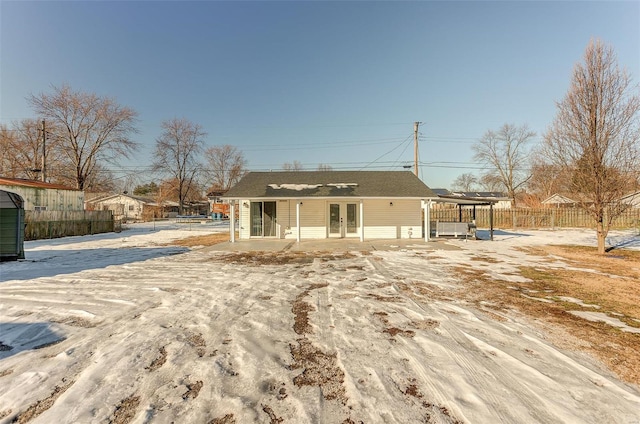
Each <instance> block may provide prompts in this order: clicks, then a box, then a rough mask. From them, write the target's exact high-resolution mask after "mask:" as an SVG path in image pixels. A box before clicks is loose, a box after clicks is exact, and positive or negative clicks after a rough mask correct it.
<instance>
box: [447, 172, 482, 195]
mask: <svg viewBox="0 0 640 424" xmlns="http://www.w3.org/2000/svg"><path fill="white" fill-rule="evenodd" d="M476 184H478V177H476V176H475V175H473V174H472V173H470V172H467V173H465V174H461V175H458V177H457V178H456V179H455V180H454V181H453V189H454V190H460V191H473V190H474V188H475V186H476Z"/></svg>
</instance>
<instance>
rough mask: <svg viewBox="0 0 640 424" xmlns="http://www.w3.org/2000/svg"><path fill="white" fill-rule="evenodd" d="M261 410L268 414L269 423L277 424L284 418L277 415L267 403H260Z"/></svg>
mask: <svg viewBox="0 0 640 424" xmlns="http://www.w3.org/2000/svg"><path fill="white" fill-rule="evenodd" d="M262 410H263V411H264V412H265V414H267V415H268V416H269V424H279V423H281V422H283V421H284V418H282V417H278V416H277V415H276V413H275V412H273V409H271V407H269V406H268V405H262Z"/></svg>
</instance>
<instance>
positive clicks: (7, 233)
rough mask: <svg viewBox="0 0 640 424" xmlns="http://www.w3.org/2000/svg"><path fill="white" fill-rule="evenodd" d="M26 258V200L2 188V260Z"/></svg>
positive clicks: (0, 218) (0, 199) (0, 259)
mask: <svg viewBox="0 0 640 424" xmlns="http://www.w3.org/2000/svg"><path fill="white" fill-rule="evenodd" d="M18 259H24V200H23V199H22V197H20V196H19V195H18V194H16V193H12V192H10V191H4V190H0V261H15V260H18Z"/></svg>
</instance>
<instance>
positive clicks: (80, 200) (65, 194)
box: [0, 177, 84, 211]
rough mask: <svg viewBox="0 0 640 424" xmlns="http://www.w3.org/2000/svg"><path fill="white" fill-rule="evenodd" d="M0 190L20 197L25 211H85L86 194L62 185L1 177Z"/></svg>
mask: <svg viewBox="0 0 640 424" xmlns="http://www.w3.org/2000/svg"><path fill="white" fill-rule="evenodd" d="M0 190H5V191H10V192H13V193H16V194H18V195H20V197H22V198H23V199H24V210H25V211H81V210H84V192H83V191H82V190H76V189H73V188H70V187H67V186H64V185H60V184H51V183H45V182H42V181H35V180H26V179H22V178H3V177H0Z"/></svg>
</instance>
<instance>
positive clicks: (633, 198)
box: [620, 191, 640, 208]
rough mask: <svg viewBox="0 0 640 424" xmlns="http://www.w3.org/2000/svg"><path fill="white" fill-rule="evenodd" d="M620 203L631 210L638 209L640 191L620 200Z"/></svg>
mask: <svg viewBox="0 0 640 424" xmlns="http://www.w3.org/2000/svg"><path fill="white" fill-rule="evenodd" d="M620 201H621V202H622V203H626V204H628V205H629V206H631V207H632V208H640V191H636V192H635V193H630V194H627V195H626V196H624V197H623V198H621V199H620Z"/></svg>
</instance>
